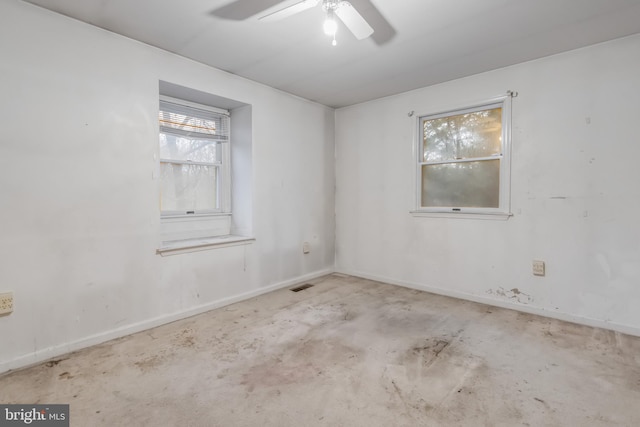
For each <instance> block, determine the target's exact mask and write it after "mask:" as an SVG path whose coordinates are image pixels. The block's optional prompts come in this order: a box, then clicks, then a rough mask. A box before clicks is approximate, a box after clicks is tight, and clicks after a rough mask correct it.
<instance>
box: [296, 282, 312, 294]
mask: <svg viewBox="0 0 640 427" xmlns="http://www.w3.org/2000/svg"><path fill="white" fill-rule="evenodd" d="M312 286H313V285H310V284H309V283H307V284H305V285H302V286H298V287H297V288H293V289H291V290H292V291H293V292H300V291H304V290H305V289H309V288H311V287H312Z"/></svg>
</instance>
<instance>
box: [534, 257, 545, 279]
mask: <svg viewBox="0 0 640 427" xmlns="http://www.w3.org/2000/svg"><path fill="white" fill-rule="evenodd" d="M533 275H534V276H544V275H545V268H544V261H539V260H533Z"/></svg>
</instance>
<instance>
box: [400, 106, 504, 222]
mask: <svg viewBox="0 0 640 427" xmlns="http://www.w3.org/2000/svg"><path fill="white" fill-rule="evenodd" d="M511 103H512V97H511V96H510V95H506V96H501V97H496V98H492V99H488V100H486V101H483V102H478V103H473V104H471V105H467V106H464V107H461V108H453V109H447V110H446V111H440V112H436V113H429V114H420V115H418V116H417V120H416V129H417V130H416V138H415V146H414V151H415V207H416V208H415V210H414V211H412V213H413V214H414V215H417V216H436V217H442V216H444V217H452V218H478V219H506V218H508V217H509V216H511V215H512V214H511V200H510V199H511V197H510V194H511V145H512V137H511ZM492 108H502V141H501V153H500V154H499V155H494V156H489V157H475V158H469V159H460V161H455V160H454V161H446V162H425V161H424V151H423V138H424V128H423V123H424V121H427V120H434V119H439V118H444V117H450V116H456V115H460V114H465V113H472V112H477V111H484V110H489V109H492ZM483 160H499V161H500V168H499V184H498V185H499V187H498V207H466V206H422V167H423V166H424V165H429V164H445V163H463V162H471V161H483Z"/></svg>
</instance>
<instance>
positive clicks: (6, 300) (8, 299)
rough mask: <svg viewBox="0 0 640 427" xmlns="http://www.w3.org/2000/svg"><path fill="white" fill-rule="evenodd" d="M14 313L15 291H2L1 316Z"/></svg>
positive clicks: (0, 299)
mask: <svg viewBox="0 0 640 427" xmlns="http://www.w3.org/2000/svg"><path fill="white" fill-rule="evenodd" d="M10 313H13V292H3V293H0V316H1V315H4V314H10Z"/></svg>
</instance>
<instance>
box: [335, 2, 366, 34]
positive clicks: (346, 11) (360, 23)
mask: <svg viewBox="0 0 640 427" xmlns="http://www.w3.org/2000/svg"><path fill="white" fill-rule="evenodd" d="M336 15H338V18H340V19H341V20H342V22H344V25H346V26H347V28H348V29H349V31H351V32H352V33H353V35H354V36H356V38H357V39H358V40H362V39H366V38H367V37H369V36H370V35H371V34H373V28H371V25H369V23H368V22H367V21H366V20H365V19H364V18H363V17H362V15H360V14H359V13H358V11H357V10H356V9H355V7H353V6H352V5H351V3H349V2H348V1H343V2H340V4H339V5H338V8H337V9H336Z"/></svg>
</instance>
